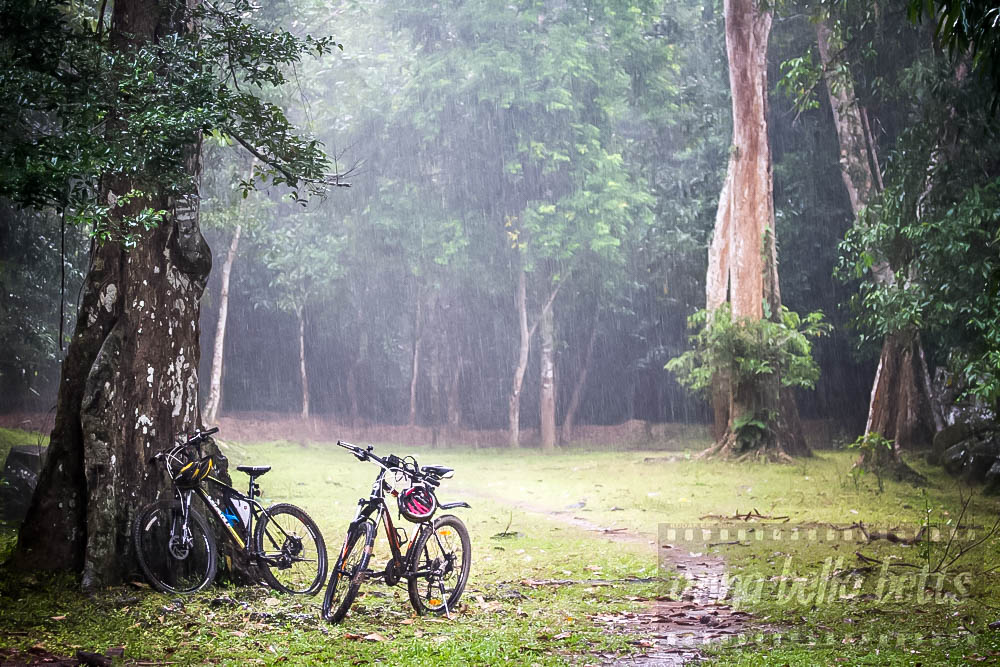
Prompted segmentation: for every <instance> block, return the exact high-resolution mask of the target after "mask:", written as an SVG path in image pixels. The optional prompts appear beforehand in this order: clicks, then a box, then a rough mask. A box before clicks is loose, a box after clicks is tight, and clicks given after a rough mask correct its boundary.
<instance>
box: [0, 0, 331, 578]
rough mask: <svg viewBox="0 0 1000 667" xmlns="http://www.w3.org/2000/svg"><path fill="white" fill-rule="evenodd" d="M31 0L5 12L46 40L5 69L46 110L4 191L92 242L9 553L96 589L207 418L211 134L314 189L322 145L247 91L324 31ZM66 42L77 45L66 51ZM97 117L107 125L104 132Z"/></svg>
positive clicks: (137, 3) (218, 14)
mask: <svg viewBox="0 0 1000 667" xmlns="http://www.w3.org/2000/svg"><path fill="white" fill-rule="evenodd" d="M23 4H24V3H21V5H23ZM102 7H103V5H102ZM21 8H23V7H18V5H17V4H16V3H15V5H14V6H12V5H4V7H3V9H4V22H5V23H9V22H11V21H14V22H19V23H20V25H21V28H22V30H23V29H24V27H25V26H27V25H32V21H35V22H36V23H37V21H38V20H44V22H45V26H46V28H45V31H43V32H42V33H41V34H39V33H38V32H37V31H36V32H35V34H34V35H33V36H34V37H37V38H39V39H40V44H41V45H42V48H38V47H37V45H36V47H35V49H34V52H33V51H32V50H31V46H30V45H25V44H23V43H15V48H12V49H11V48H7V49H5V50H4V52H3V55H4V56H5V58H10V59H11V60H12V61H13V62H12V63H11V62H10V60H9V61H8V63H5V64H11V66H12V71H13V72H14V76H13V77H11V79H9V81H13V85H14V86H19V87H20V89H21V90H22V91H23V92H24V95H23V97H22V99H24V100H25V101H26V104H25V105H24V108H22V110H21V116H22V118H29V119H32V120H33V121H37V120H38V118H39V117H45V118H46V120H48V121H51V122H45V123H38V122H29V123H27V124H24V123H23V121H22V125H23V127H22V126H15V127H16V129H17V130H18V132H15V133H12V134H9V135H6V136H5V141H4V142H3V143H2V149H3V153H2V156H3V163H4V165H5V167H6V169H7V171H6V172H5V175H6V176H7V178H5V179H4V182H3V188H2V189H3V193H4V194H6V195H7V196H10V197H12V198H13V199H15V200H16V201H18V202H19V203H22V204H24V205H29V206H33V207H45V206H60V207H65V208H67V209H69V210H71V211H72V217H73V218H75V219H77V220H86V221H88V222H89V223H90V224H91V225H92V229H93V232H94V237H93V240H92V243H91V265H90V268H89V270H88V273H87V276H86V277H85V279H84V288H83V296H82V300H81V307H80V311H79V316H78V319H77V325H76V332H75V334H74V336H73V339H72V342H71V343H70V346H69V349H68V351H67V356H66V359H65V361H64V363H63V368H62V376H61V380H60V388H59V403H58V407H57V413H56V420H55V428H54V430H53V432H52V436H51V439H50V445H49V454H48V457H47V459H46V463H45V467H44V469H43V470H42V473H41V476H40V479H39V484H38V487H37V489H36V492H35V494H34V497H33V499H32V503H31V506H30V508H29V511H28V516H27V518H26V520H25V522H24V524H23V526H22V528H21V531H20V534H19V539H18V546H17V550H16V552H15V555H14V562H15V564H17V565H19V566H21V567H25V568H40V567H43V568H50V569H67V570H73V571H77V572H82V573H83V586H84V587H85V588H88V589H93V588H96V587H99V586H103V585H106V584H110V583H114V582H116V581H119V580H120V579H121V577H122V576H123V575H124V574H125V572H126V571H127V569H128V568H129V564H130V562H131V561H130V558H129V555H130V553H131V540H130V530H129V529H130V526H131V519H132V511H133V510H134V508H136V507H140V506H142V504H143V503H145V502H147V501H150V500H152V499H153V498H154V497H155V495H156V493H157V490H158V487H159V485H160V483H161V482H162V480H160V479H158V477H156V476H154V475H151V474H150V469H149V468H148V467H147V464H146V462H147V461H148V458H149V456H150V454H151V453H153V452H154V451H156V450H159V449H162V448H164V447H165V446H166V444H165V443H169V442H170V441H171V440H172V438H173V435H174V434H175V433H177V432H178V431H185V430H191V429H194V428H196V427H198V426H199V425H200V414H199V408H198V377H197V367H198V360H199V346H198V314H199V301H200V297H201V294H202V291H203V289H204V286H205V280H206V277H207V275H208V272H209V269H210V267H211V254H210V251H209V249H208V246H207V244H206V243H205V241H204V239H203V238H202V235H201V232H200V225H199V196H198V187H197V183H198V175H199V172H200V167H201V161H200V147H201V138H202V136H203V134H204V133H207V132H212V131H214V132H216V133H220V134H225V135H228V136H231V137H232V138H233V139H234V140H235V141H237V142H238V143H240V144H241V145H243V146H244V147H245V148H247V149H248V150H249V151H250V152H251V153H253V154H255V155H256V156H258V158H259V159H261V160H262V163H261V167H260V168H259V170H258V173H257V175H256V176H257V177H258V178H260V177H263V178H269V179H270V180H272V181H273V182H277V183H285V184H288V185H291V186H293V187H297V186H300V185H302V184H303V183H308V182H312V183H316V184H319V183H320V182H321V181H323V180H324V172H325V167H326V160H325V156H324V155H323V154H322V152H321V151H320V150H319V146H318V144H317V143H316V142H313V141H311V140H309V139H304V138H302V137H299V136H298V135H296V134H295V133H294V131H293V128H292V127H291V125H290V124H289V123H288V121H287V119H286V118H285V116H284V114H283V113H282V112H281V110H280V109H278V108H277V107H275V106H273V105H270V104H268V103H266V102H264V101H262V100H261V99H260V98H259V97H257V96H256V94H255V93H256V92H257V91H259V90H260V89H261V88H263V87H265V86H275V85H281V83H283V81H284V78H283V75H282V74H281V68H282V67H283V66H284V65H287V64H288V63H290V62H294V61H296V60H298V59H299V58H300V57H301V56H302V55H303V54H304V53H307V52H309V51H313V52H320V53H324V52H328V51H329V48H330V46H331V45H332V42H331V41H329V40H320V41H314V40H311V39H305V40H300V39H296V38H294V37H292V36H291V35H288V34H287V33H280V32H277V33H275V32H269V31H262V30H260V29H258V28H256V27H254V25H253V24H252V23H249V22H248V21H247V20H246V17H247V16H250V14H249V13H248V11H249V10H250V9H251V7H250V6H249V5H248V4H245V3H240V2H238V3H236V5H235V6H229V7H228V8H226V9H223V8H221V7H220V6H217V5H214V4H210V3H209V4H195V3H191V4H184V3H157V2H152V1H151V0H124V1H122V2H117V3H115V4H114V6H113V10H112V12H111V15H110V17H108V18H109V19H110V26H109V25H107V24H106V23H105V22H104V21H105V17H104V15H103V13H102V14H101V16H100V17H99V20H98V21H97V22H96V25H95V24H93V23H91V22H89V21H88V20H86V17H85V16H82V15H79V14H76V13H74V12H73V11H72V7H70V6H69V5H68V4H66V5H63V4H62V3H57V2H44V3H36V4H33V5H32V7H31V12H36V14H32V15H29V16H26V15H24V14H18V13H17V12H18V10H19V9H21ZM15 32H17V31H15ZM19 48H23V49H27V50H25V51H19V50H18V49H19ZM70 50H73V51H74V55H75V56H77V57H75V58H71V59H68V58H66V57H65V55H66V53H67V52H68V51H70ZM39 51H41V53H39ZM38 56H41V57H40V58H39V57H38ZM81 67H83V68H86V71H85V72H81V71H80V69H79V68H81ZM81 74H85V75H86V76H81ZM39 82H46V83H48V84H51V85H48V86H39V85H38V83H39ZM94 127H99V128H103V132H102V136H100V137H99V138H96V139H95V138H92V137H91V133H92V132H93V130H92V128H94ZM29 146H30V147H32V148H30V149H27V148H26V147H29ZM67 193H68V194H67ZM39 554H44V555H45V556H44V558H42V557H40V556H39Z"/></svg>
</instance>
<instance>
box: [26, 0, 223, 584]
mask: <svg viewBox="0 0 1000 667" xmlns="http://www.w3.org/2000/svg"><path fill="white" fill-rule="evenodd" d="M161 11H162V8H161V5H159V4H158V3H155V2H152V1H151V0H123V1H122V2H117V3H115V5H114V18H113V22H112V25H113V28H112V31H113V32H112V42H113V44H114V45H115V46H116V48H118V49H120V50H128V49H130V48H132V47H134V46H136V45H139V44H142V43H146V42H148V41H150V40H152V39H153V36H154V34H157V32H160V31H162V32H169V31H172V30H176V29H177V28H178V27H179V26H177V25H173V24H172V23H171V21H174V20H176V18H175V17H171V16H167V15H165V14H161ZM128 131H129V129H128V128H127V127H123V126H122V123H120V122H116V121H114V120H113V119H112V120H111V121H109V132H108V136H107V140H108V141H109V142H114V141H117V140H118V137H119V136H121V135H122V134H125V133H127V132H128ZM187 167H188V169H189V171H190V173H191V174H194V175H197V174H198V173H199V171H200V143H199V140H198V139H197V138H192V143H191V145H190V146H189V147H188V159H187ZM135 187H138V188H139V189H142V183H135V182H132V181H129V180H127V179H124V178H122V177H113V176H106V177H105V179H104V183H103V188H104V193H103V196H104V197H106V198H107V199H108V200H109V201H113V200H114V199H115V198H116V197H117V196H120V195H122V194H125V193H126V192H129V191H130V190H132V189H133V188H135ZM146 205H149V206H152V207H153V208H154V209H159V210H165V211H166V212H167V213H166V215H165V216H164V219H163V220H162V221H161V222H160V224H159V226H158V227H156V228H155V229H153V230H150V231H146V232H141V233H139V234H137V235H136V237H135V241H136V243H135V246H134V247H133V248H131V249H126V248H124V247H123V246H122V245H120V244H117V243H113V242H106V243H105V244H104V245H101V246H98V245H97V244H96V243H95V244H94V245H93V246H92V254H91V265H90V268H89V269H88V273H87V277H86V279H85V284H84V292H83V300H82V304H81V308H80V313H79V317H78V319H77V328H76V333H75V335H74V337H73V340H72V342H71V343H70V346H69V350H68V351H67V356H66V360H65V362H64V364H63V369H62V377H61V380H60V388H59V400H58V406H57V412H56V420H55V427H54V429H53V431H52V436H51V439H50V446H49V454H48V457H47V459H46V463H45V467H44V469H43V472H42V474H41V476H40V479H39V484H38V487H37V488H36V491H35V494H34V496H33V498H32V502H31V507H30V508H29V511H28V515H27V518H26V520H25V522H24V524H23V525H22V527H21V532H20V534H19V539H18V546H17V550H16V552H15V555H14V559H13V562H14V564H15V565H16V566H19V567H22V568H45V569H64V570H72V571H76V572H82V575H83V578H82V583H83V586H84V587H85V588H86V589H96V588H99V587H101V586H105V585H109V584H114V583H117V582H120V581H121V580H122V578H123V577H124V576H125V575H126V574H127V573H128V572H129V571H130V569H131V566H132V562H133V559H132V544H131V539H130V527H131V520H132V516H133V514H134V512H135V511H136V510H137V509H138V508H139V507H141V506H142V505H143V504H144V503H146V502H149V501H151V500H153V499H155V498H156V496H157V492H158V490H159V489H160V488H161V482H162V480H161V476H160V475H158V474H155V473H154V470H155V469H154V468H152V467H150V466H148V465H147V460H148V459H149V456H150V455H151V454H153V453H154V452H156V451H159V450H162V449H165V448H167V447H169V446H170V445H171V443H172V441H173V436H174V434H175V433H177V432H179V431H186V430H191V429H193V428H195V427H197V426H198V425H199V422H200V414H199V410H198V375H197V369H198V361H199V346H198V334H199V331H198V316H199V308H200V299H201V295H202V292H203V290H204V288H205V282H206V278H207V276H208V273H209V270H210V269H211V254H210V252H209V249H208V246H207V244H206V243H205V241H204V239H203V238H202V236H201V232H200V230H199V220H198V210H199V197H198V195H197V193H194V194H192V195H190V196H187V197H180V198H173V197H171V198H167V197H162V196H161V197H158V196H155V193H154V196H153V197H152V198H151V199H148V200H146V201H143V202H135V201H133V202H130V204H129V210H121V209H120V208H115V207H112V210H111V216H112V217H113V218H117V217H120V216H122V215H127V214H129V213H135V212H137V210H138V208H140V207H142V206H146ZM223 474H224V471H223Z"/></svg>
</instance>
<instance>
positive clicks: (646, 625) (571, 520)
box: [455, 488, 752, 667]
mask: <svg viewBox="0 0 1000 667" xmlns="http://www.w3.org/2000/svg"><path fill="white" fill-rule="evenodd" d="M455 490H456V491H459V492H460V493H462V494H464V495H467V496H476V497H479V498H483V499H485V500H490V501H493V502H496V503H500V504H504V505H507V506H509V507H513V508H515V509H518V510H521V511H522V512H527V513H530V514H536V515H540V516H544V517H546V518H548V519H550V520H552V521H556V522H558V523H562V524H565V525H570V526H574V527H576V528H580V529H582V530H586V531H590V532H595V533H599V534H601V535H603V536H604V537H606V538H607V539H609V540H611V541H613V542H623V543H631V544H643V545H646V546H648V547H649V548H650V549H651V550H659V552H660V553H659V554H657V555H658V560H659V564H660V567H662V568H664V569H667V570H672V571H675V572H677V573H679V574H680V575H682V576H683V577H684V578H685V579H686V581H687V583H688V586H687V587H686V588H683V589H682V588H681V587H678V588H677V590H676V591H674V590H671V593H670V594H669V595H665V596H662V597H660V598H658V599H656V600H651V601H650V605H649V606H648V607H647V608H646V610H644V611H642V612H638V613H624V614H600V615H597V616H594V617H593V620H594V621H595V622H597V623H601V624H604V625H606V626H607V627H608V629H609V630H610V631H611V632H616V633H624V634H629V635H635V636H636V640H637V642H638V643H639V645H640V646H642V647H643V649H644V652H643V653H642V654H640V655H636V656H631V657H629V658H625V659H622V660H617V661H615V664H624V665H642V666H643V667H653V666H664V667H673V666H675V665H685V664H688V663H692V662H697V661H698V660H699V659H700V658H701V653H700V650H699V649H700V647H701V646H703V645H704V644H706V643H708V642H713V641H720V640H722V639H725V638H727V637H735V636H738V635H741V634H744V633H746V632H748V631H749V630H750V629H751V628H752V625H751V620H752V619H751V617H750V615H749V614H747V613H746V612H742V611H738V610H736V609H733V608H732V606H731V605H729V604H726V602H725V600H726V598H727V596H728V592H729V591H728V588H727V587H726V584H725V582H726V579H725V576H724V575H725V573H726V564H725V561H724V560H723V559H722V558H721V557H718V556H709V555H705V554H702V553H692V552H690V551H688V550H687V549H685V548H684V547H683V546H676V545H672V544H660V545H658V544H657V540H656V539H655V536H653V535H649V534H642V533H634V532H628V531H625V530H620V529H612V528H606V527H603V526H600V525H598V524H596V523H594V522H592V521H590V520H588V519H585V518H583V517H580V516H576V515H575V514H574V511H572V510H552V509H549V508H546V507H541V506H538V505H532V504H530V503H523V502H515V503H511V502H510V501H509V500H508V499H505V498H500V497H495V496H491V495H489V494H486V493H483V492H482V491H481V490H474V489H467V488H463V489H455Z"/></svg>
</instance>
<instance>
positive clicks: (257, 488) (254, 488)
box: [250, 483, 260, 498]
mask: <svg viewBox="0 0 1000 667" xmlns="http://www.w3.org/2000/svg"><path fill="white" fill-rule="evenodd" d="M250 493H251V494H252V496H253V497H254V498H259V497H260V484H257V483H254V484H253V485H252V486H251V487H250Z"/></svg>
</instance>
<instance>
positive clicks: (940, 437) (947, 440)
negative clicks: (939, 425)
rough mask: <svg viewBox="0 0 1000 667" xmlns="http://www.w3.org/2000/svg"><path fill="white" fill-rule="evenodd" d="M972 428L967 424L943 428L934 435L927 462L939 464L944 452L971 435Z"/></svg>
mask: <svg viewBox="0 0 1000 667" xmlns="http://www.w3.org/2000/svg"><path fill="white" fill-rule="evenodd" d="M972 432H973V428H972V425H971V424H969V423H968V422H959V423H957V424H952V425H951V426H945V427H944V428H943V429H941V430H940V431H938V432H937V433H935V434H934V443H933V446H932V448H931V451H930V453H929V454H928V456H927V462H928V463H930V464H931V465H937V464H939V463H941V460H942V457H943V456H944V453H945V451H947V450H948V449H949V448H951V447H954V446H955V445H957V444H958V443H960V442H962V441H963V440H965V439H966V438H968V437H969V436H970V435H972Z"/></svg>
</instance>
